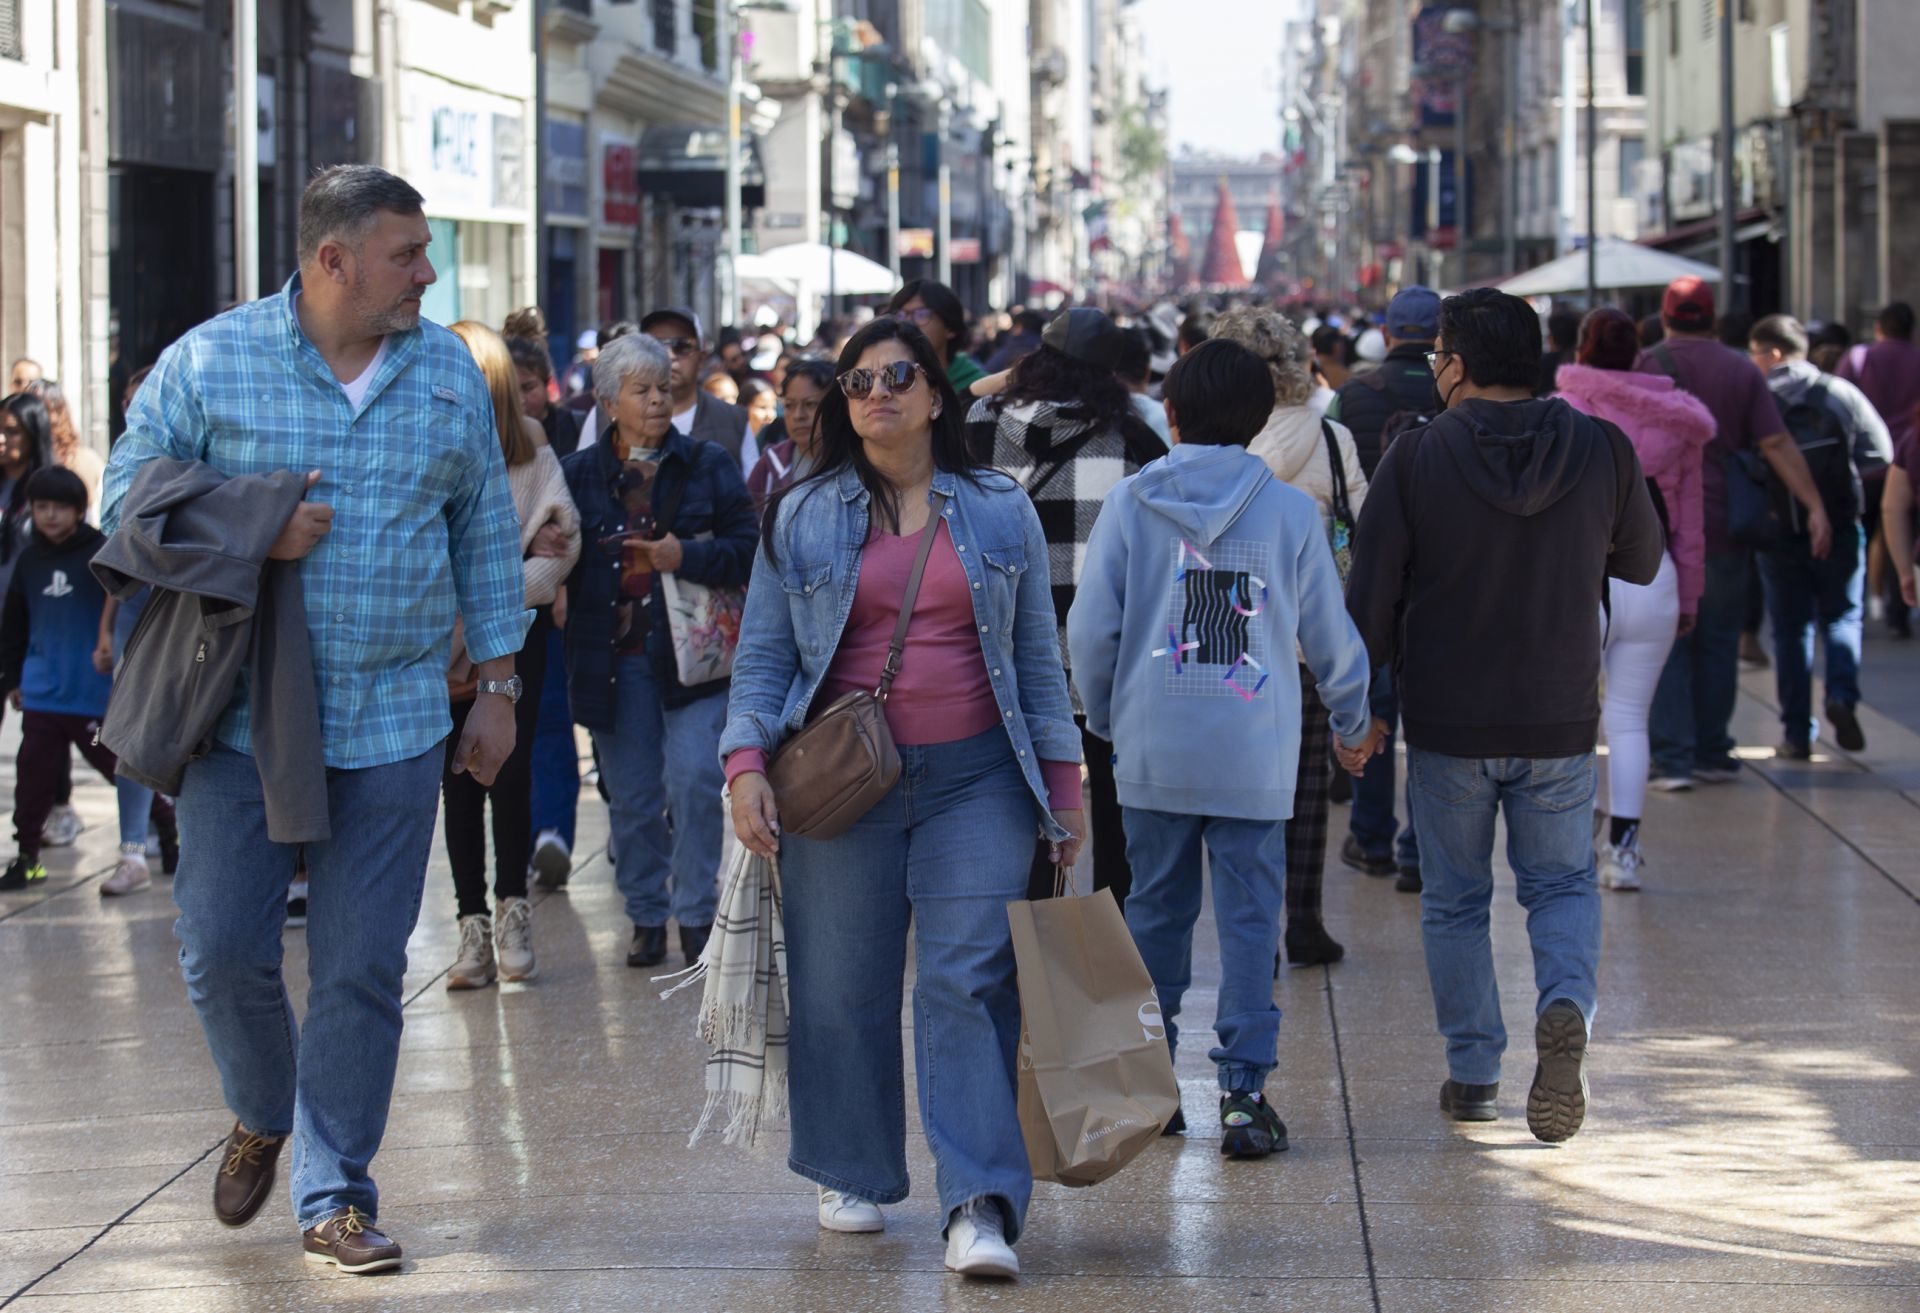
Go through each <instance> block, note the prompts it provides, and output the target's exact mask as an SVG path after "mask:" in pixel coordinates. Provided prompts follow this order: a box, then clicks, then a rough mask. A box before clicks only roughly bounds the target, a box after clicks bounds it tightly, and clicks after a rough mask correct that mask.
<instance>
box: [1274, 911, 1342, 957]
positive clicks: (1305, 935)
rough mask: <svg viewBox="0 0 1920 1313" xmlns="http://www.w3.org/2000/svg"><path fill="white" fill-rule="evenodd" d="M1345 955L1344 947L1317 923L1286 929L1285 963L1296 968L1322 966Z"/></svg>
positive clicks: (1290, 926)
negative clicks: (1291, 964) (1289, 963)
mask: <svg viewBox="0 0 1920 1313" xmlns="http://www.w3.org/2000/svg"><path fill="white" fill-rule="evenodd" d="M1346 955H1347V950H1346V947H1345V946H1344V945H1343V944H1341V943H1340V942H1339V941H1338V940H1336V939H1334V937H1333V936H1332V935H1330V934H1328V933H1327V928H1326V927H1325V926H1324V925H1322V924H1320V922H1318V921H1308V922H1306V923H1305V924H1303V925H1289V926H1288V927H1287V961H1289V962H1291V963H1293V964H1294V965H1295V966H1297V967H1317V966H1324V965H1325V964H1327V963H1329V962H1338V961H1339V960H1340V959H1341V958H1343V957H1345V956H1346Z"/></svg>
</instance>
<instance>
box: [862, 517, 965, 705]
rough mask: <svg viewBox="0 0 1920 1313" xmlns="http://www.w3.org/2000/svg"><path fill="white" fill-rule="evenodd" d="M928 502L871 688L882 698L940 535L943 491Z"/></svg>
mask: <svg viewBox="0 0 1920 1313" xmlns="http://www.w3.org/2000/svg"><path fill="white" fill-rule="evenodd" d="M932 506H933V514H932V515H931V516H929V517H928V519H927V527H926V531H925V532H924V533H923V534H922V535H921V537H920V554H919V555H918V556H916V557H914V560H913V573H912V574H911V575H908V576H907V595H906V597H905V598H904V599H902V600H901V603H900V622H899V623H898V624H896V625H894V627H893V641H892V642H891V643H889V644H887V664H886V666H885V668H884V669H882V670H881V672H880V687H879V688H876V689H875V690H874V691H873V695H874V696H875V697H876V698H878V699H880V701H882V702H885V701H886V700H887V695H888V694H890V693H892V692H893V681H894V680H895V679H897V678H898V677H899V675H900V658H901V656H902V655H904V654H905V652H906V650H907V626H908V625H910V624H912V623H913V604H914V603H915V602H917V601H919V600H920V581H921V579H923V578H925V577H926V573H927V558H928V557H929V556H932V555H933V540H934V539H935V538H938V537H939V536H940V520H941V518H942V517H943V516H944V515H945V514H946V509H947V494H946V493H944V492H936V493H934V494H933V497H932Z"/></svg>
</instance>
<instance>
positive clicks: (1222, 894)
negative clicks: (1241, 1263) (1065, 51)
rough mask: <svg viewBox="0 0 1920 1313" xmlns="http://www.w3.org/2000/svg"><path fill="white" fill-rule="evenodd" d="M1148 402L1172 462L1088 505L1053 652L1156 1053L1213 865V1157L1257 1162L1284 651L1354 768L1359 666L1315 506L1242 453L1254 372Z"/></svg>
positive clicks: (1250, 367) (1276, 888)
mask: <svg viewBox="0 0 1920 1313" xmlns="http://www.w3.org/2000/svg"><path fill="white" fill-rule="evenodd" d="M1165 396H1166V405H1167V422H1168V425H1169V426H1170V428H1171V430H1172V433H1173V441H1174V446H1173V450H1172V451H1171V453H1169V454H1168V455H1167V456H1166V457H1164V458H1162V459H1160V460H1157V461H1154V462H1153V463H1152V464H1150V465H1148V466H1147V467H1146V468H1145V469H1143V470H1141V471H1140V473H1138V474H1136V475H1134V476H1133V477H1131V478H1129V479H1126V480H1125V481H1123V482H1122V483H1121V484H1120V485H1119V486H1118V487H1117V488H1115V489H1114V490H1113V492H1112V493H1111V494H1110V495H1109V496H1108V497H1107V499H1106V502H1105V504H1104V505H1103V506H1102V507H1101V510H1100V518H1099V520H1098V521H1097V522H1096V523H1095V525H1094V529H1093V534H1092V536H1091V538H1090V539H1089V540H1088V543H1087V548H1086V553H1087V555H1086V565H1085V568H1084V570H1083V572H1082V575H1081V581H1080V587H1079V591H1078V593H1077V594H1076V596H1075V598H1074V602H1073V607H1072V609H1071V610H1070V611H1069V612H1068V614H1067V641H1068V645H1069V647H1070V648H1071V651H1072V658H1073V660H1072V665H1073V671H1074V679H1075V681H1076V683H1077V684H1078V687H1079V690H1080V696H1081V700H1082V701H1083V702H1084V703H1085V704H1086V709H1087V728H1088V729H1089V730H1090V731H1091V732H1092V733H1094V734H1096V735H1098V736H1100V737H1101V738H1103V739H1107V740H1109V741H1111V742H1112V743H1113V745H1114V748H1115V757H1114V775H1115V779H1116V782H1117V785H1118V791H1119V795H1120V803H1121V806H1122V809H1123V813H1124V818H1125V824H1126V833H1127V860H1128V862H1129V863H1130V864H1131V865H1132V868H1133V892H1132V893H1131V894H1130V895H1129V897H1128V898H1127V908H1126V912H1127V927H1128V929H1130V930H1131V931H1132V932H1133V937H1134V941H1135V943H1137V944H1138V945H1139V948H1140V955H1141V957H1142V958H1143V959H1145V961H1146V964H1147V970H1148V971H1149V972H1150V973H1151V974H1152V976H1153V983H1154V987H1155V989H1156V990H1157V991H1158V992H1159V996H1160V1010H1161V1012H1162V1014H1163V1015H1164V1017H1165V1018H1166V1028H1167V1043H1168V1046H1169V1047H1172V1046H1173V1044H1174V1043H1175V1042H1176V1040H1177V1037H1178V1032H1177V1027H1176V1026H1175V1024H1174V1020H1175V1018H1176V1017H1177V1016H1178V1015H1179V1013H1180V1001H1181V997H1182V996H1183V995H1184V994H1185V993H1186V990H1187V987H1188V985H1189V984H1190V983H1191V981H1192V958H1193V927H1194V923H1195V921H1196V920H1198V918H1199V915H1200V903H1201V892H1202V890H1201V883H1200V878H1201V877H1200V871H1201V865H1200V862H1201V850H1202V845H1203V844H1204V845H1205V848H1206V851H1207V853H1208V854H1209V855H1210V856H1211V858H1212V870H1213V902H1214V915H1215V919H1216V920H1217V922H1218V924H1219V930H1220V968H1221V980H1220V997H1219V1012H1218V1015H1217V1017H1216V1019H1215V1022H1214V1030H1215V1033H1216V1034H1217V1035H1218V1036H1219V1040H1220V1043H1219V1046H1218V1047H1216V1048H1215V1049H1213V1051H1212V1054H1211V1056H1212V1058H1213V1061H1214V1064H1215V1067H1216V1069H1217V1075H1218V1078H1219V1083H1220V1090H1221V1097H1220V1126H1221V1152H1223V1153H1226V1154H1229V1155H1232V1156H1235V1157H1247V1158H1257V1157H1265V1156H1266V1155H1267V1154H1270V1153H1274V1152H1276V1151H1278V1150H1282V1149H1285V1148H1286V1147H1287V1128H1286V1126H1285V1125H1284V1124H1283V1123H1282V1122H1281V1120H1280V1118H1279V1117H1278V1116H1277V1115H1276V1114H1275V1113H1274V1111H1273V1109H1272V1108H1271V1107H1270V1106H1269V1105H1268V1104H1267V1102H1266V1100H1265V1099H1264V1097H1263V1096H1262V1089H1263V1087H1264V1085H1265V1083H1266V1078H1267V1075H1268V1074H1269V1073H1270V1072H1271V1071H1272V1070H1273V1069H1274V1066H1275V1065H1276V1062H1277V1044H1278V1039H1279V1032H1280V1010H1279V1008H1278V1007H1276V1006H1275V1005H1274V1001H1273V962H1274V953H1275V950H1276V948H1277V947H1278V941H1279V932H1280V908H1281V902H1282V892H1283V884H1282V882H1283V880H1284V878H1285V873H1286V837H1285V834H1286V821H1287V818H1288V817H1290V816H1291V815H1292V814H1293V793H1294V782H1295V774H1296V771H1297V768H1298V765H1299V758H1300V681H1299V680H1298V679H1297V678H1295V677H1294V674H1293V671H1294V666H1295V651H1296V645H1297V648H1298V652H1299V654H1300V659H1301V660H1303V661H1304V662H1305V663H1306V665H1307V667H1308V668H1309V669H1310V670H1312V672H1313V674H1314V677H1315V679H1316V680H1318V682H1319V689H1320V696H1321V698H1322V700H1323V701H1325V703H1326V705H1327V707H1328V709H1329V711H1330V712H1331V713H1332V723H1333V729H1334V733H1335V735H1336V737H1337V738H1338V739H1339V742H1340V745H1341V749H1342V759H1343V761H1344V762H1345V764H1347V765H1348V766H1349V768H1350V769H1357V768H1358V767H1360V766H1362V765H1363V764H1364V763H1365V760H1366V757H1367V755H1368V754H1369V753H1370V752H1371V750H1372V748H1373V746H1374V739H1373V736H1372V730H1371V724H1370V720H1369V717H1368V712H1367V683H1368V672H1369V669H1370V667H1369V666H1368V664H1367V653H1366V648H1365V645H1364V644H1362V642H1361V641H1360V634H1359V632H1358V631H1357V630H1356V629H1355V628H1354V626H1353V622H1352V621H1351V620H1349V619H1348V618H1347V612H1346V607H1345V604H1344V602H1343V601H1342V598H1341V590H1340V574H1339V570H1338V568H1337V567H1336V566H1335V565H1334V561H1333V551H1332V548H1331V546H1330V545H1329V543H1328V541H1327V532H1326V528H1325V525H1324V522H1323V520H1322V518H1321V514H1320V507H1319V504H1318V503H1317V502H1315V501H1314V499H1313V498H1311V497H1309V496H1308V495H1307V494H1305V493H1303V492H1301V491H1299V490H1298V489H1295V488H1291V487H1289V486H1287V485H1286V484H1284V483H1282V482H1280V481H1279V480H1278V479H1276V478H1274V477H1273V474H1272V473H1271V471H1269V470H1268V469H1267V466H1266V462H1264V461H1262V460H1261V459H1260V458H1259V457H1258V456H1255V455H1252V454H1251V453H1249V452H1248V451H1247V450H1246V447H1247V443H1248V442H1250V441H1251V440H1252V439H1253V437H1254V435H1255V434H1257V433H1259V432H1260V430H1261V428H1262V427H1263V426H1264V425H1265V424H1266V422H1267V417H1268V415H1269V414H1270V412H1271V411H1272V409H1273V375H1272V372H1271V371H1270V370H1269V369H1268V368H1267V365H1266V362H1265V361H1263V360H1261V359H1260V358H1259V357H1258V356H1256V355H1254V354H1253V353H1252V352H1251V351H1249V350H1247V349H1246V348H1245V347H1243V346H1241V345H1239V344H1238V343H1235V342H1228V341H1223V340H1214V341H1210V342H1207V343H1205V344H1203V345H1201V346H1199V347H1196V348H1194V349H1193V350H1192V351H1190V352H1188V353H1187V355H1185V356H1184V357H1182V358H1181V360H1180V363H1179V364H1177V365H1175V366H1174V368H1173V371H1172V372H1171V373H1169V374H1168V375H1167V381H1166V387H1165ZM1272 671H1278V672H1280V673H1281V674H1282V676H1284V677H1283V678H1278V679H1274V678H1270V677H1269V672H1272ZM1178 1124H1179V1125H1182V1126H1183V1125H1184V1118H1182V1119H1181V1121H1180V1123H1178ZM1170 1129H1171V1128H1170Z"/></svg>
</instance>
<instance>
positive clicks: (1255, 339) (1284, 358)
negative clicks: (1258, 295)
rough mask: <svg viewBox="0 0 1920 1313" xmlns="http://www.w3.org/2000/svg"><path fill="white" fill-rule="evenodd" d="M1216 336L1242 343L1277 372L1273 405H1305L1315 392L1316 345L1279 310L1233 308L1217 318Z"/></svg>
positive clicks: (1277, 407) (1214, 324)
mask: <svg viewBox="0 0 1920 1313" xmlns="http://www.w3.org/2000/svg"><path fill="white" fill-rule="evenodd" d="M1213 336H1214V337H1223V338H1226V339H1227V340H1228V341H1230V342H1238V343H1239V344H1240V345H1241V346H1244V347H1246V348H1247V349H1248V350H1249V351H1251V352H1253V354H1254V355H1256V356H1259V357H1260V358H1261V359H1262V360H1264V361H1266V362H1267V368H1268V369H1270V370H1272V371H1273V406H1274V409H1275V410H1278V409H1280V408H1282V407H1284V406H1302V405H1305V404H1306V401H1307V398H1308V397H1310V396H1312V395H1313V390H1314V386H1315V385H1314V381H1313V344H1312V342H1310V341H1309V340H1308V339H1307V336H1306V335H1305V334H1304V333H1302V332H1301V331H1300V329H1299V326H1298V325H1296V324H1295V323H1294V322H1293V321H1292V320H1291V319H1288V318H1287V317H1286V316H1285V315H1283V314H1281V313H1280V312H1279V311H1278V310H1257V309H1241V310H1229V311H1227V312H1226V313H1225V314H1223V315H1221V316H1220V317H1219V318H1218V319H1215V320H1214V321H1213Z"/></svg>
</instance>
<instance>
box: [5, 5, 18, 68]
mask: <svg viewBox="0 0 1920 1313" xmlns="http://www.w3.org/2000/svg"><path fill="white" fill-rule="evenodd" d="M19 58H20V0H0V59H19Z"/></svg>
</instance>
